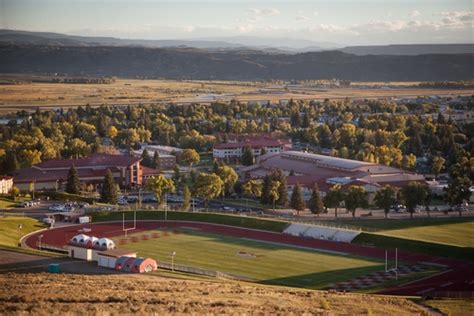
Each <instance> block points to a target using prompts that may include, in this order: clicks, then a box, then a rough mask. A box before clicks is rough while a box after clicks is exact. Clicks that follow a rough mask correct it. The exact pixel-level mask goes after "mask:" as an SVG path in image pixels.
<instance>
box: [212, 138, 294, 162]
mask: <svg viewBox="0 0 474 316" xmlns="http://www.w3.org/2000/svg"><path fill="white" fill-rule="evenodd" d="M246 147H248V148H250V149H251V150H252V152H253V155H254V157H258V156H260V155H261V153H262V150H264V151H265V152H266V153H281V152H283V151H285V150H289V149H291V142H290V141H288V140H283V139H273V138H269V137H259V138H255V137H253V138H251V137H249V138H247V139H243V140H241V141H231V142H227V143H221V144H216V145H214V147H213V149H212V156H213V158H214V159H220V160H223V159H225V160H236V159H239V158H240V157H242V154H243V152H244V149H245V148H246Z"/></svg>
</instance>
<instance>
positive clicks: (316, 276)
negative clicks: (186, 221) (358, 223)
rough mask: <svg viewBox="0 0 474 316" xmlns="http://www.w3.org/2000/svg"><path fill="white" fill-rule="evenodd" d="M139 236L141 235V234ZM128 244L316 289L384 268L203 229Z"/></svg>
mask: <svg viewBox="0 0 474 316" xmlns="http://www.w3.org/2000/svg"><path fill="white" fill-rule="evenodd" d="M133 237H136V238H138V239H139V240H140V234H138V235H135V236H134V235H131V238H133ZM122 247H124V248H127V249H131V250H135V251H137V252H138V253H139V254H140V255H141V256H147V257H151V258H154V259H157V260H158V261H159V262H160V261H164V262H171V257H170V254H171V253H172V252H173V251H176V252H177V254H176V257H175V264H181V265H187V266H192V267H199V268H204V269H210V270H217V271H221V272H227V273H232V274H235V275H239V276H244V277H247V278H250V279H252V280H255V281H257V282H261V283H265V284H277V285H286V286H296V287H305V288H312V289H322V288H325V287H327V286H328V285H329V284H331V283H336V282H340V281H343V280H347V279H350V278H352V277H357V276H360V275H365V274H367V273H370V272H373V271H380V270H382V269H383V263H382V262H380V261H378V260H373V259H367V258H361V257H359V258H358V257H353V256H348V255H340V254H333V253H327V252H319V251H315V250H304V249H301V248H296V247H291V246H287V245H280V244H272V243H265V242H260V241H254V240H248V239H244V238H234V237H229V236H222V235H215V234H209V233H203V232H198V231H180V232H179V233H178V234H169V235H168V236H167V237H161V238H159V239H151V240H148V241H139V242H136V243H128V244H125V245H123V246H122Z"/></svg>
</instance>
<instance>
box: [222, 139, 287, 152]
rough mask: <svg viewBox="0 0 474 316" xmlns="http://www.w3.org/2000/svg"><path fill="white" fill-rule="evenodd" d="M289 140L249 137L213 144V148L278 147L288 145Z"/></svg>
mask: <svg viewBox="0 0 474 316" xmlns="http://www.w3.org/2000/svg"><path fill="white" fill-rule="evenodd" d="M288 144H289V141H287V140H282V139H274V138H266V137H264V138H249V139H245V140H243V141H239V142H228V143H221V144H216V145H214V149H234V148H242V147H247V146H248V147H251V148H262V147H280V146H284V145H288Z"/></svg>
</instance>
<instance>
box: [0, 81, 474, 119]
mask: <svg viewBox="0 0 474 316" xmlns="http://www.w3.org/2000/svg"><path fill="white" fill-rule="evenodd" d="M3 77H5V75H3ZM18 77H19V76H14V77H13V78H18ZM6 78H7V79H11V78H10V77H8V76H7V77H6ZM20 78H21V76H20ZM0 79H1V78H0ZM361 84H364V83H358V84H356V85H354V87H353V88H337V89H336V88H324V89H322V88H315V87H307V86H292V87H290V88H288V87H285V85H282V84H272V83H268V82H267V83H265V82H250V81H195V80H193V81H191V80H189V81H187V80H134V79H117V80H115V82H113V83H111V84H69V83H47V82H46V83H43V82H33V83H22V84H15V85H0V113H1V114H7V113H11V112H16V111H17V110H18V109H25V110H34V109H36V107H41V108H45V109H47V108H55V107H60V106H61V107H75V106H79V105H82V106H84V105H86V104H90V105H92V106H98V105H101V104H109V105H129V104H130V105H134V104H150V103H160V102H178V103H180V102H182V103H185V102H202V103H208V102H214V101H219V100H221V101H230V100H232V99H235V100H238V101H243V102H246V101H260V102H262V103H266V102H267V101H269V100H270V101H273V102H276V101H278V100H289V99H291V98H293V99H295V100H299V99H302V100H312V99H317V100H324V99H326V98H329V99H344V98H346V97H349V98H385V97H393V96H398V97H409V98H413V97H417V96H420V95H451V94H452V95H458V94H460V93H461V94H466V95H469V94H474V90H457V89H420V88H404V87H401V88H398V87H397V86H398V85H401V84H403V83H393V84H391V86H392V87H393V88H390V89H380V87H379V85H380V83H369V84H370V86H368V87H361V86H360V85H361Z"/></svg>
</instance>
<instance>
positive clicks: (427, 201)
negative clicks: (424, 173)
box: [422, 184, 433, 217]
mask: <svg viewBox="0 0 474 316" xmlns="http://www.w3.org/2000/svg"><path fill="white" fill-rule="evenodd" d="M423 190H424V191H425V193H424V194H423V196H422V203H423V205H424V206H425V211H426V214H428V217H430V211H431V209H430V204H431V201H432V200H433V193H432V192H431V189H430V187H429V186H428V185H426V184H425V185H424V186H423Z"/></svg>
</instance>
